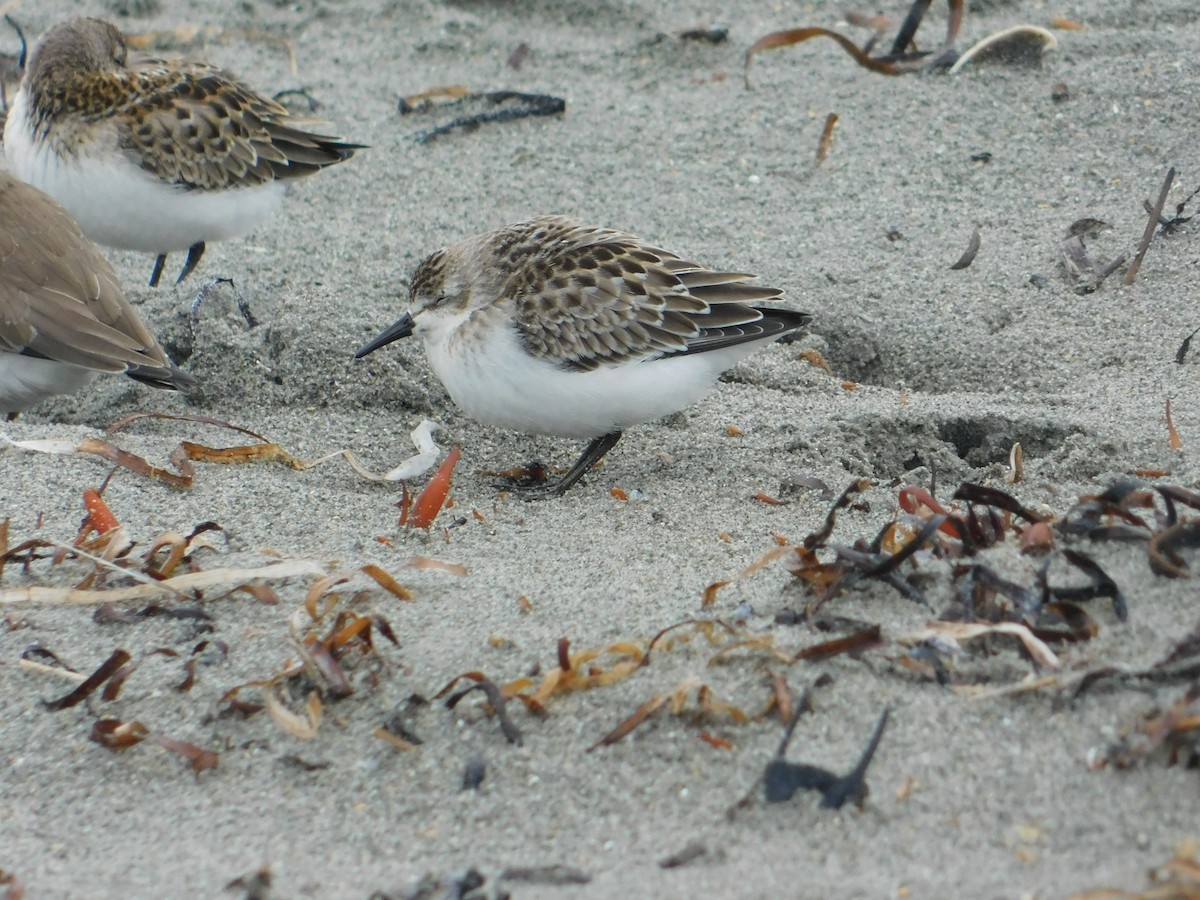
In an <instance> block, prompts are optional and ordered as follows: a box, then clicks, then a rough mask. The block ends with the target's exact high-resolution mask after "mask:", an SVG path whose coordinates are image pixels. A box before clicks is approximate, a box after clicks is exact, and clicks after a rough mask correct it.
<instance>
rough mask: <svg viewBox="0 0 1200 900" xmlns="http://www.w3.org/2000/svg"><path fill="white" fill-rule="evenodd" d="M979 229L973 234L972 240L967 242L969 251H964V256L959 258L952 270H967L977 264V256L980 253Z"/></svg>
mask: <svg viewBox="0 0 1200 900" xmlns="http://www.w3.org/2000/svg"><path fill="white" fill-rule="evenodd" d="M979 239H980V236H979V229H978V228H976V229H975V230H974V231H973V232H971V239H970V240H969V241H967V249H966V250H964V251H963V254H962V256H960V257H959V258H958V262H956V263H954V265H952V266H951V267H950V268H951V269H952V270H955V271H957V270H959V269H965V268H967V267H968V266H970V265H971V263H973V262H975V255H976V254H977V253H978V252H979Z"/></svg>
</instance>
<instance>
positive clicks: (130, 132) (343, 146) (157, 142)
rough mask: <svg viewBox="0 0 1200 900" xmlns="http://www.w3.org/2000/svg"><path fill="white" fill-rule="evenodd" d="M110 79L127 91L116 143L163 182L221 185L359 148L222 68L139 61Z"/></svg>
mask: <svg viewBox="0 0 1200 900" xmlns="http://www.w3.org/2000/svg"><path fill="white" fill-rule="evenodd" d="M111 77H114V78H121V79H124V80H125V81H126V82H127V90H126V92H125V95H126V96H131V97H132V98H133V99H131V100H129V101H128V102H127V103H126V104H125V105H124V106H123V107H122V109H121V113H122V115H121V116H119V117H118V118H117V119H116V121H118V122H119V123H120V126H121V128H122V134H121V145H122V147H123V148H124V149H125V150H126V151H129V152H131V153H132V155H133V156H134V158H135V159H136V160H137V161H138V163H139V164H140V165H141V166H142V167H143V168H144V169H147V170H148V171H150V172H153V173H154V174H155V175H157V176H158V177H159V178H161V179H162V180H163V181H165V182H167V183H169V184H174V185H178V186H180V187H181V188H199V189H204V190H221V189H224V188H233V187H246V186H251V185H256V184H264V183H266V182H269V181H274V180H275V179H284V178H296V177H299V176H302V175H310V174H312V173H313V172H316V171H317V170H319V169H321V168H324V167H325V166H328V165H332V164H333V163H337V162H341V161H342V160H344V159H348V158H349V157H350V156H352V155H353V154H354V151H355V150H357V149H359V147H360V145H358V144H348V143H345V142H343V141H341V140H340V139H338V138H336V137H332V136H330V135H323V134H317V133H313V132H310V131H307V130H305V129H306V126H311V125H313V124H314V123H315V120H311V119H300V118H296V117H293V116H292V115H291V114H290V113H289V112H288V111H287V109H285V108H284V107H283V106H281V105H280V104H278V103H276V102H275V101H274V100H271V99H269V98H267V97H263V96H261V95H259V94H257V93H256V92H255V91H253V90H251V89H250V88H249V87H247V86H245V85H243V84H242V83H241V82H239V81H237V80H235V79H234V78H232V77H230V76H229V75H227V74H226V73H224V72H223V71H221V70H220V69H218V68H216V67H214V66H209V65H206V64H203V63H166V62H163V61H161V60H145V61H143V62H141V63H140V64H139V65H138V66H137V67H136V68H133V69H130V70H129V71H128V72H122V73H116V74H114V75H113V76H111Z"/></svg>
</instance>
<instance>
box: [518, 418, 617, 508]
mask: <svg viewBox="0 0 1200 900" xmlns="http://www.w3.org/2000/svg"><path fill="white" fill-rule="evenodd" d="M620 439H621V432H619V431H610V432H609V433H608V434H602V435H600V437H598V438H592V442H591V443H590V444H588V445H587V447H585V448H584V450H583V454H582V455H581V456H580V457H579V459H578V460H576V461H575V465H573V466H571V469H570V471H569V472H567V474H566V475H564V476H563V477H562V478H560V479H559V480H558V481H552V482H550V483H548V484H543V485H538V486H537V487H535V488H527V489H524V490H521V491H520V492H519V494H520V497H521V499H523V500H538V499H541V498H542V497H551V496H561V495H562V494H565V493H566V492H567V491H568V490H570V488H571V486H572V485H573V484H575V482H577V481H578V480H579V479H580V478H582V477H583V476H584V475H586V474H587V473H588V470H589V469H591V467H592V466H594V465H595V464H596V463H598V462H600V460H601V459H602V458H603V457H604V454H605V453H607V452H608V451H609V450H611V449H612V448H613V447H615V446H616V445H617V441H619V440H620Z"/></svg>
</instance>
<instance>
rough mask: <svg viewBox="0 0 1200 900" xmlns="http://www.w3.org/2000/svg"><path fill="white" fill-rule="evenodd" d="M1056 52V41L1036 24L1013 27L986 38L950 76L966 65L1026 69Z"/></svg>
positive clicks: (964, 55)
mask: <svg viewBox="0 0 1200 900" xmlns="http://www.w3.org/2000/svg"><path fill="white" fill-rule="evenodd" d="M1057 49H1058V38H1056V37H1055V36H1054V35H1053V34H1051V33H1050V32H1049V31H1047V30H1046V29H1045V28H1039V27H1038V26H1037V25H1015V26H1013V27H1012V28H1008V29H1005V30H1004V31H997V32H996V33H995V34H991V35H988V36H987V37H985V38H984V39H983V40H982V41H980V42H979V43H977V44H975V45H974V46H973V47H971V48H970V49H969V50H967V51H966V52H964V53H963V55H962V56H960V57H959V58H958V62H956V63H955V64H954V65H953V66H951V67H950V74H951V75H953V74H955V73H956V72H958V70H959V69H961V68H963V67H964V66H966V65H968V64H969V63H992V64H996V63H999V64H1002V65H1008V66H1024V67H1026V68H1029V67H1033V66H1038V65H1041V62H1042V57H1043V56H1045V55H1046V54H1047V53H1049V52H1050V51H1051V50H1057Z"/></svg>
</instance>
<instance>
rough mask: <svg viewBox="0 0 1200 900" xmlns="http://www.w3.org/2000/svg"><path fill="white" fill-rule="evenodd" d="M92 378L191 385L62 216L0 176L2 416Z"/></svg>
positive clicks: (43, 198) (37, 194) (46, 200)
mask: <svg viewBox="0 0 1200 900" xmlns="http://www.w3.org/2000/svg"><path fill="white" fill-rule="evenodd" d="M100 372H116V373H120V372H123V373H125V374H126V375H129V376H130V377H132V378H136V379H137V380H139V381H143V382H145V383H146V384H150V385H153V386H154V387H160V388H169V389H172V390H185V389H187V388H188V387H191V386H192V385H193V384H195V379H194V378H192V376H190V375H188V374H186V373H184V372H181V371H179V369H177V368H175V366H173V365H172V364H171V361H170V360H169V359H168V358H167V354H166V353H164V352H163V349H162V347H160V346H159V344H158V342H157V341H156V340H155V339H154V336H153V335H152V334H150V331H149V330H148V329H147V328H146V326H145V324H144V323H143V322H142V320H141V318H140V317H139V316H138V314H137V311H136V310H135V309H134V308H133V307H132V306H131V305H130V304H129V301H128V300H127V299H126V298H125V292H124V291H123V290H122V289H121V283H120V282H119V281H118V280H117V275H116V273H115V272H114V271H113V268H112V266H110V265H109V264H108V261H107V260H106V259H105V258H104V257H103V256H101V255H100V252H99V251H98V250H97V249H96V248H95V246H94V245H93V244H92V242H91V241H89V240H88V239H87V238H86V237H84V235H83V232H82V231H80V230H79V227H78V226H77V225H76V224H75V222H74V220H73V219H72V218H71V216H70V214H69V213H68V212H67V211H66V210H65V209H63V208H62V207H61V206H59V205H58V203H56V202H55V201H54V200H53V199H51V198H50V197H48V196H47V195H46V194H43V193H42V192H41V191H39V190H38V189H37V188H34V187H31V186H30V185H28V184H25V183H23V182H21V181H18V180H17V179H16V178H14V177H13V176H12V175H10V174H9V173H7V172H0V413H3V414H7V416H8V418H10V419H11V418H13V417H14V416H15V415H16V414H17V413H18V412H20V411H22V410H24V409H28V408H29V407H31V406H34V405H35V404H37V403H40V402H41V401H43V400H45V399H46V398H47V397H50V396H53V395H55V394H68V393H73V392H75V391H77V390H79V389H81V388H82V387H84V386H85V385H87V384H88V383H89V382H90V381H91V380H92V379H93V378H95V377H96V375H97V373H100Z"/></svg>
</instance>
